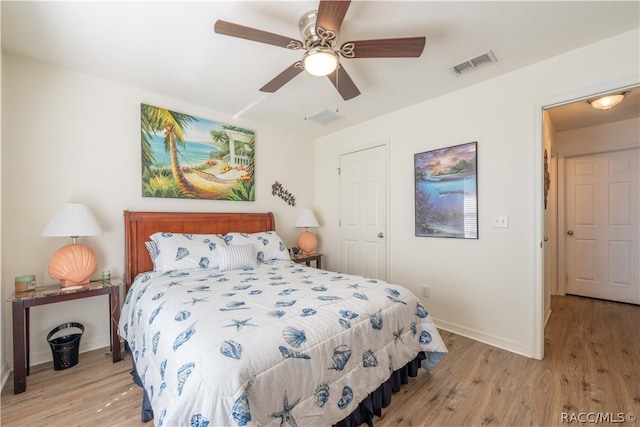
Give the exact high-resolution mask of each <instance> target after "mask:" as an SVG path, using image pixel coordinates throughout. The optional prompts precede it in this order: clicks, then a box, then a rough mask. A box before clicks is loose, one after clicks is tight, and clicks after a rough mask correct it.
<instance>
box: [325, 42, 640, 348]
mask: <svg viewBox="0 0 640 427" xmlns="http://www.w3.org/2000/svg"><path fill="white" fill-rule="evenodd" d="M638 40H639V34H638V31H637V30H636V31H632V32H629V33H625V34H622V35H620V36H618V37H615V38H612V39H608V40H604V41H601V42H599V43H595V44H592V45H589V46H587V47H584V48H582V49H579V50H576V51H573V52H569V53H566V54H563V55H560V56H557V57H554V58H551V59H548V60H545V61H542V62H539V63H537V64H534V65H532V66H529V67H525V68H523V69H520V70H517V71H515V72H512V73H509V74H506V75H503V76H501V77H498V78H495V79H492V80H490V81H486V82H483V83H480V84H477V85H474V86H472V87H469V88H466V89H463V90H461V91H458V92H454V93H450V94H447V95H444V96H442V97H440V98H437V99H432V100H428V101H425V102H423V103H421V104H417V105H415V106H412V107H410V108H406V109H403V110H400V111H396V112H394V113H392V114H389V115H386V116H383V117H379V118H377V119H375V120H371V121H369V122H366V123H363V124H360V125H358V126H354V127H352V128H349V129H346V130H343V131H341V132H336V133H334V134H331V135H328V136H325V137H323V138H319V139H318V140H317V141H316V144H315V162H316V180H315V186H316V205H317V206H318V207H321V209H322V216H323V223H324V225H323V227H321V229H320V230H319V231H318V232H319V234H321V235H322V239H323V251H324V252H325V253H326V252H330V251H335V250H336V249H335V248H337V245H338V242H337V236H338V228H337V227H338V225H337V224H338V217H337V212H338V209H337V207H335V201H336V194H338V189H339V187H338V176H337V174H336V167H337V164H338V156H339V154H340V153H343V152H345V151H347V150H349V149H350V148H354V147H359V146H362V145H364V144H367V143H370V142H374V141H380V140H383V139H385V138H389V140H390V147H389V148H390V149H389V152H390V160H389V165H390V171H391V172H390V176H391V178H390V192H389V194H390V200H389V204H388V206H389V216H390V229H389V230H387V236H389V239H390V243H389V245H390V251H389V254H388V256H389V257H390V258H391V262H390V264H391V269H390V273H389V277H388V278H389V280H390V281H393V282H396V283H399V284H402V285H405V286H407V287H408V288H410V289H412V290H413V291H414V292H416V293H418V290H419V285H421V284H423V283H426V284H428V285H429V286H430V298H429V299H425V300H424V303H425V304H426V306H427V307H428V309H429V312H430V313H431V315H432V316H433V317H434V319H435V320H436V321H437V324H438V325H439V326H440V327H442V328H443V329H448V330H451V331H453V332H457V333H459V334H462V335H466V336H469V337H472V338H474V339H477V340H480V341H484V342H487V343H489V344H493V345H496V346H498V347H502V348H506V349H509V350H511V351H514V352H517V353H521V354H525V355H530V356H533V357H539V356H541V354H540V352H541V348H540V347H541V341H542V340H541V336H542V335H541V330H542V320H543V319H542V308H543V288H542V271H541V266H542V262H541V253H540V246H539V245H540V240H541V239H542V229H541V224H542V184H541V182H542V158H541V156H540V153H542V111H541V110H542V107H544V106H546V105H552V104H555V103H559V102H561V101H566V100H569V99H574V98H578V97H579V95H583V96H584V95H587V94H590V93H598V92H601V91H603V90H604V89H607V88H615V87H621V86H625V85H630V84H636V83H637V82H638V81H639V80H640V76H639V64H640V58H639V52H640V49H639V46H638V44H639V43H638ZM596 58H597V59H598V60H597V61H596ZM460 78H464V76H461V77H460ZM428 82H429V79H428V76H427V77H425V84H429V83H428ZM471 141H477V142H478V195H479V196H478V197H479V200H478V207H479V239H478V240H464V239H442V238H425V237H415V235H414V194H413V188H414V181H413V155H414V154H415V153H419V152H423V151H427V150H432V149H436V148H442V147H447V146H451V145H457V144H462V143H467V142H471ZM495 214H507V215H509V228H507V229H500V228H491V223H490V222H491V217H492V216H493V215H495ZM336 266H337V260H336V259H335V258H331V257H328V258H327V267H328V268H329V269H332V268H335V267H336Z"/></svg>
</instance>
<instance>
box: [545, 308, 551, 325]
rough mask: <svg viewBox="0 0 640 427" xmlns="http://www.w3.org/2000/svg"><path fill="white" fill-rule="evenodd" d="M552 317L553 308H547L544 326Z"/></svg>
mask: <svg viewBox="0 0 640 427" xmlns="http://www.w3.org/2000/svg"><path fill="white" fill-rule="evenodd" d="M550 317H551V308H549V309H548V310H547V312H546V313H545V314H544V326H545V327H546V326H547V322H548V321H549V318H550Z"/></svg>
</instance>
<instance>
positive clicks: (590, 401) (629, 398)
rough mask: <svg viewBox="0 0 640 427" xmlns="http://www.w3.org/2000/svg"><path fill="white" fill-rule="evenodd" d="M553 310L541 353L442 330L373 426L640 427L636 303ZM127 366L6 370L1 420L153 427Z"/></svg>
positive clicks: (579, 301)
mask: <svg viewBox="0 0 640 427" xmlns="http://www.w3.org/2000/svg"><path fill="white" fill-rule="evenodd" d="M552 310H553V312H552V315H551V318H550V320H549V323H548V325H547V327H546V329H545V358H544V360H542V361H538V360H532V359H528V358H526V357H523V356H518V355H516V354H513V353H510V352H508V351H504V350H500V349H498V348H495V347H491V346H489V345H486V344H482V343H479V342H476V341H473V340H470V339H467V338H464V337H461V336H458V335H454V334H451V333H448V332H442V336H443V338H444V340H445V342H446V344H447V346H448V348H449V351H450V353H449V354H448V355H447V357H446V358H445V359H444V360H443V362H442V363H441V364H440V365H438V366H437V367H436V368H435V369H434V370H433V371H432V372H431V373H428V372H420V374H419V375H418V376H417V377H416V378H412V379H411V380H410V382H409V384H407V385H405V386H404V387H403V389H402V390H401V391H400V392H398V393H396V394H395V395H394V397H393V401H392V403H391V406H389V407H388V408H386V409H385V410H384V413H383V416H382V417H381V418H378V419H376V420H375V425H376V427H391V426H393V427H396V426H403V427H404V426H453V427H456V426H460V427H466V426H561V425H570V424H568V423H567V422H566V421H569V420H573V422H572V423H571V424H573V425H578V424H593V423H579V422H577V420H576V419H578V417H582V419H592V420H594V418H586V417H595V416H597V415H595V414H598V413H602V414H603V415H600V416H604V417H609V421H614V422H609V423H602V424H605V425H617V426H619V427H624V426H640V421H639V420H636V421H635V422H628V420H624V421H625V422H623V423H621V422H618V421H619V419H618V416H619V414H623V416H627V414H629V413H631V414H635V415H638V416H640V306H634V305H628V304H616V303H611V302H606V301H601V300H594V299H588V298H580V297H571V296H567V297H553V299H552ZM508 321H509V319H505V322H508ZM130 364H131V360H130V358H129V357H128V356H127V357H125V360H124V361H122V362H119V363H115V364H113V363H111V356H110V355H109V354H106V353H105V350H96V351H92V352H87V353H82V354H81V355H80V363H79V364H78V365H77V366H75V367H73V368H70V369H67V370H64V371H54V370H53V367H52V364H51V363H48V364H45V365H40V366H36V367H32V369H31V375H30V376H29V377H28V380H27V391H26V392H25V393H22V394H18V395H14V394H13V377H10V378H9V381H8V382H7V385H6V386H5V388H4V390H3V391H2V395H1V396H2V408H1V409H2V411H1V413H0V416H1V419H0V422H1V424H2V426H64V427H67V426H105V427H106V426H147V427H151V426H152V423H142V422H140V412H139V405H140V400H141V396H142V392H141V390H140V388H139V387H138V386H136V385H135V384H133V382H132V381H131V378H130V376H129V370H130ZM563 414H564V415H563ZM587 414H594V415H587ZM573 417H575V418H573ZM563 419H564V421H565V422H564V423H563ZM300 427H306V426H300Z"/></svg>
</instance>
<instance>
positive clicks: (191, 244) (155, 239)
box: [145, 232, 227, 273]
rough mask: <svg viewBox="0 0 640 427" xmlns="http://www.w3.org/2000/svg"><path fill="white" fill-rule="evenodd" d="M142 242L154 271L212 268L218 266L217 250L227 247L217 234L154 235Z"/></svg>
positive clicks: (165, 233)
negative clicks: (149, 239)
mask: <svg viewBox="0 0 640 427" xmlns="http://www.w3.org/2000/svg"><path fill="white" fill-rule="evenodd" d="M150 238H151V241H150V242H146V243H145V245H146V246H147V250H148V251H149V255H150V256H151V259H152V260H153V266H154V271H157V272H161V273H166V272H167V271H173V270H194V269H200V268H216V267H218V266H219V265H220V259H219V256H218V252H217V249H218V247H220V246H227V243H226V242H225V240H224V237H223V236H222V235H221V234H188V233H184V234H180V233H167V232H162V233H155V234H152V235H151V236H150Z"/></svg>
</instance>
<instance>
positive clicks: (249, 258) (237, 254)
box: [218, 244, 258, 271]
mask: <svg viewBox="0 0 640 427" xmlns="http://www.w3.org/2000/svg"><path fill="white" fill-rule="evenodd" d="M218 255H219V256H220V271H228V270H253V269H254V268H256V267H257V266H258V265H257V263H256V256H255V254H254V253H253V245H251V244H248V245H237V246H219V247H218Z"/></svg>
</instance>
